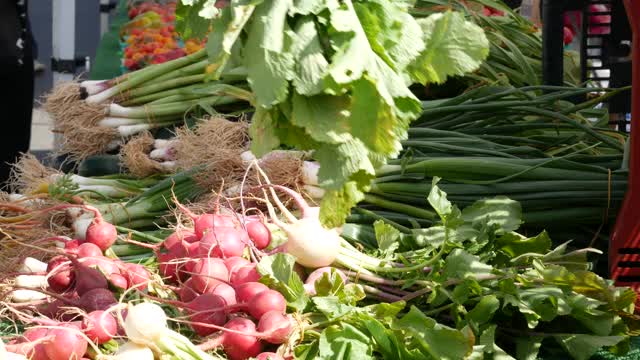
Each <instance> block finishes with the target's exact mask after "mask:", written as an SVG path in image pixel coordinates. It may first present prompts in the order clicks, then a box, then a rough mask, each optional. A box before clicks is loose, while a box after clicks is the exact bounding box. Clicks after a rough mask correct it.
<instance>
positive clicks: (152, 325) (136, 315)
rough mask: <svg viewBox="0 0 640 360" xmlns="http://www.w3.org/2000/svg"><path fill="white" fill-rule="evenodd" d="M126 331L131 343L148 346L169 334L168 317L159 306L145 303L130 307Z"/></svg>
mask: <svg viewBox="0 0 640 360" xmlns="http://www.w3.org/2000/svg"><path fill="white" fill-rule="evenodd" d="M124 330H125V332H126V334H127V337H128V338H129V340H130V341H133V342H135V343H136V344H140V345H148V344H151V343H155V342H156V341H158V340H160V339H162V337H163V336H165V334H166V332H167V315H165V313H164V311H163V310H162V308H161V307H160V306H158V305H155V304H152V303H148V302H143V303H140V304H137V305H133V306H131V305H130V306H129V308H128V312H127V318H126V319H125V321H124Z"/></svg>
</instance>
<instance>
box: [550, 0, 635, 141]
mask: <svg viewBox="0 0 640 360" xmlns="http://www.w3.org/2000/svg"><path fill="white" fill-rule="evenodd" d="M541 7H542V17H543V22H544V25H543V29H542V30H543V42H544V46H543V52H544V54H543V81H544V83H545V84H547V85H562V79H563V56H562V52H563V50H564V49H563V48H564V44H563V26H564V16H565V14H567V12H569V11H579V12H580V13H581V22H580V24H579V26H580V28H581V31H580V33H581V38H580V65H581V69H582V73H581V75H582V81H583V82H586V81H589V82H590V83H591V84H593V85H594V86H599V87H615V88H620V87H625V86H629V85H631V57H630V54H631V28H630V26H629V22H628V21H627V17H626V15H625V6H624V1H623V0H560V1H558V0H542V2H541ZM606 106H607V107H608V109H609V113H610V114H611V115H610V123H609V124H610V126H611V127H612V128H615V129H617V130H619V131H623V132H628V131H629V126H630V116H629V114H630V113H631V97H630V96H617V97H614V98H612V99H611V100H610V101H609V102H608V103H607V104H606Z"/></svg>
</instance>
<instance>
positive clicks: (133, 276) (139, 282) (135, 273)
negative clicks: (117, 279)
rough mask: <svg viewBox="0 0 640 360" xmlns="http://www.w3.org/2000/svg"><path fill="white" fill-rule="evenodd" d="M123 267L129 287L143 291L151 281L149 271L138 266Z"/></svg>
mask: <svg viewBox="0 0 640 360" xmlns="http://www.w3.org/2000/svg"><path fill="white" fill-rule="evenodd" d="M124 267H125V269H126V272H125V277H126V278H127V283H128V284H129V287H130V288H131V287H135V288H136V289H138V290H139V291H145V290H146V289H147V285H148V284H149V280H150V279H151V274H149V271H147V269H146V268H145V267H144V266H142V265H139V264H124Z"/></svg>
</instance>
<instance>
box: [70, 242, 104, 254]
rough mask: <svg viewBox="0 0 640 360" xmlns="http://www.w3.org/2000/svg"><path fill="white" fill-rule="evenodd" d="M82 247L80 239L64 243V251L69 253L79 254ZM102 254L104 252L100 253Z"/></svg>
mask: <svg viewBox="0 0 640 360" xmlns="http://www.w3.org/2000/svg"><path fill="white" fill-rule="evenodd" d="M79 247H80V240H77V239H74V240H69V241H67V242H65V243H64V251H66V252H67V253H69V254H77V253H78V248H79ZM100 255H102V253H101V254H100Z"/></svg>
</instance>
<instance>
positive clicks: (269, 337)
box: [258, 310, 293, 344]
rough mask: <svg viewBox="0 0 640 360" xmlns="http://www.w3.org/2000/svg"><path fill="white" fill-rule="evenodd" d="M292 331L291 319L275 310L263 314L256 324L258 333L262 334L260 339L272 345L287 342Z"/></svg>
mask: <svg viewBox="0 0 640 360" xmlns="http://www.w3.org/2000/svg"><path fill="white" fill-rule="evenodd" d="M292 329H293V322H292V319H291V317H290V316H289V315H286V314H283V313H282V312H280V311H277V310H276V311H269V312H266V313H264V314H263V315H262V317H261V318H260V321H259V322H258V332H260V333H261V334H262V339H264V340H265V341H267V342H270V343H272V344H284V343H285V342H287V340H288V339H289V335H290V334H291V330H292Z"/></svg>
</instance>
